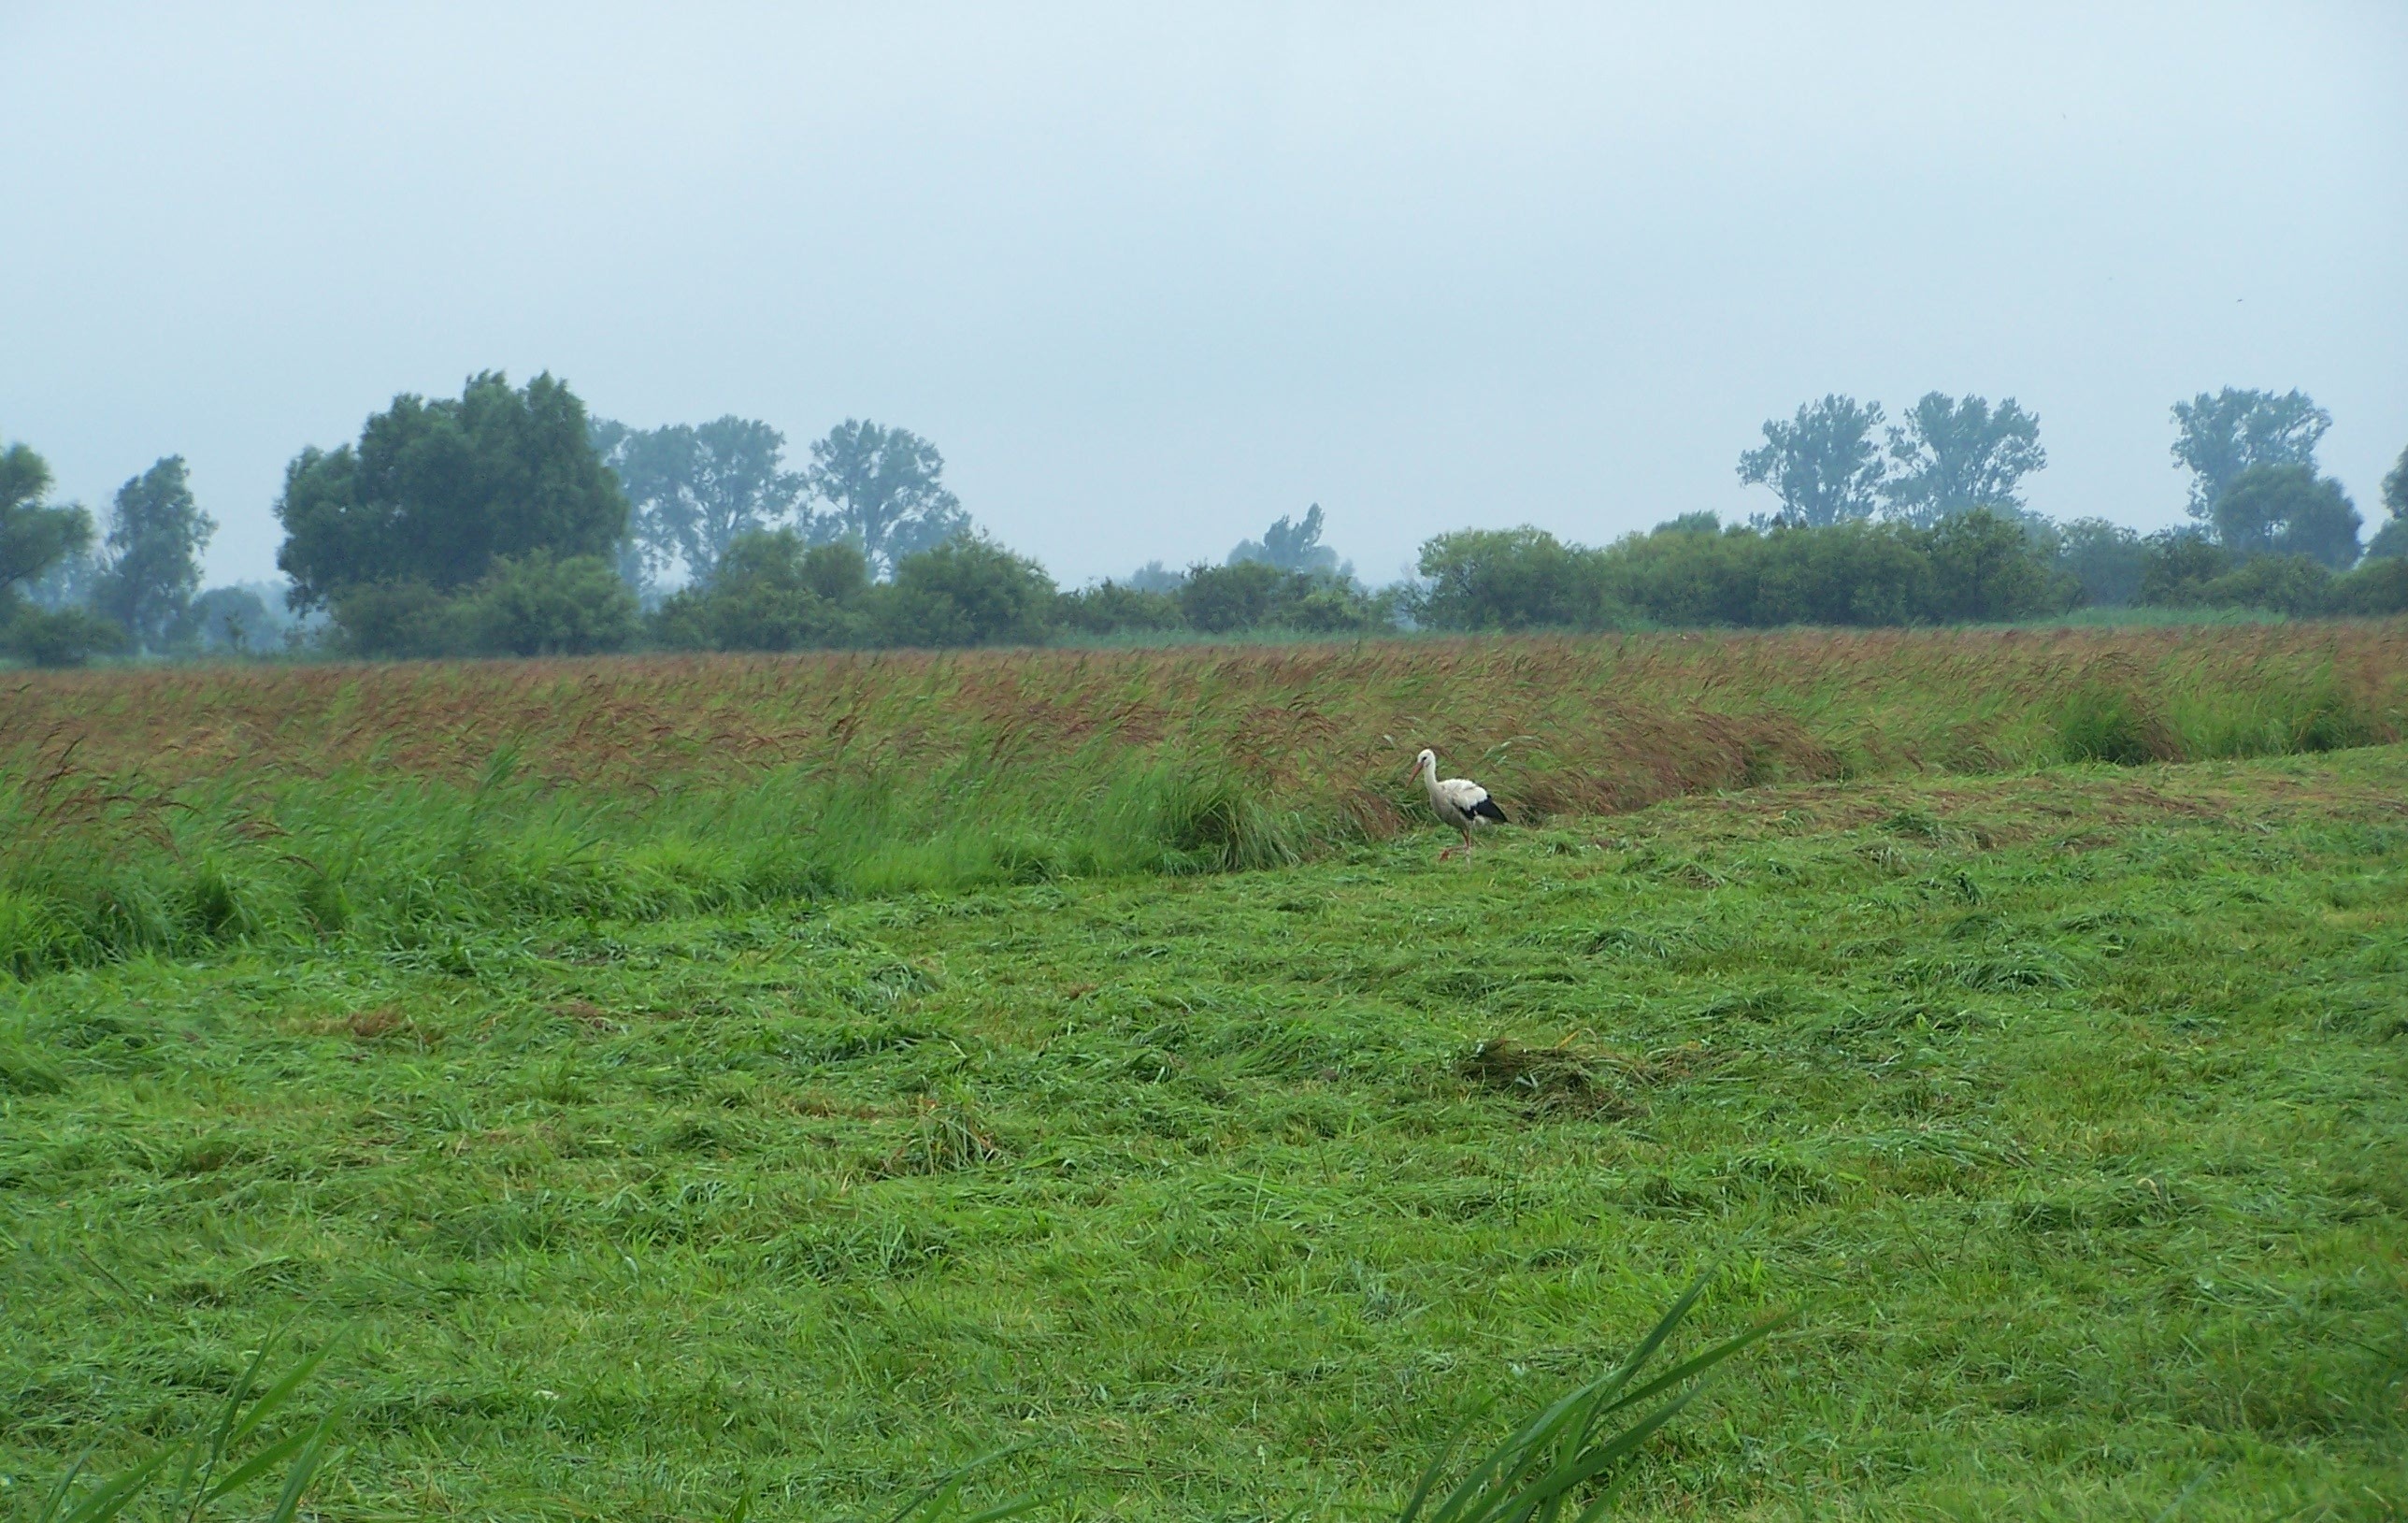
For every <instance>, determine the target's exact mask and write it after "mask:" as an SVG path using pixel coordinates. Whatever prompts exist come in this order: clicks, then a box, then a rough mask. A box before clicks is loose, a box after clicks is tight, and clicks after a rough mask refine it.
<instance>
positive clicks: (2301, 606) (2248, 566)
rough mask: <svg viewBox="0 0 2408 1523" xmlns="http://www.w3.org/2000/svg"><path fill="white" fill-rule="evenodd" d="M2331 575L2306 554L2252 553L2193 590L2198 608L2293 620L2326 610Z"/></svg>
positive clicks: (2331, 580)
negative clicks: (2263, 613)
mask: <svg viewBox="0 0 2408 1523" xmlns="http://www.w3.org/2000/svg"><path fill="white" fill-rule="evenodd" d="M2332 583H2333V574H2332V573H2331V572H2330V571H2329V570H2327V569H2326V568H2324V567H2323V566H2322V565H2321V564H2320V563H2318V562H2316V561H2315V560H2312V559H2310V558H2309V557H2308V556H2305V555H2252V556H2250V557H2249V558H2248V559H2247V560H2244V561H2243V562H2241V563H2240V564H2239V565H2237V566H2235V567H2233V568H2231V569H2230V570H2229V571H2226V572H2225V573H2224V574H2223V575H2221V576H2216V577H2211V578H2210V579H2208V580H2207V581H2206V582H2200V584H2199V585H2198V586H2197V587H2196V588H2194V589H2192V591H2191V593H2190V595H2189V596H2188V597H2187V598H2186V601H2187V602H2190V603H2193V604H2196V605H2198V606H2199V607H2201V608H2254V609H2264V610H2266V611H2269V612H2273V613H2283V614H2287V615H2289V616H2290V617H2292V618H2295V619H2303V618H2308V617H2310V616H2312V615H2315V614H2318V613H2322V612H2325V611H2326V610H2327V607H2328V605H2329V602H2330V601H2331V596H2332Z"/></svg>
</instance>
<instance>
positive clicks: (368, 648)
mask: <svg viewBox="0 0 2408 1523" xmlns="http://www.w3.org/2000/svg"><path fill="white" fill-rule="evenodd" d="M328 606H329V610H330V611H331V612H332V613H333V615H334V629H333V631H332V633H331V637H330V638H329V639H328V641H327V643H328V646H329V648H330V649H332V650H334V651H337V652H338V653H340V654H344V655H356V656H366V657H370V658H386V659H396V660H411V659H415V660H432V659H435V658H437V657H440V656H449V655H466V654H468V632H467V629H466V626H465V625H463V624H462V623H461V619H460V599H459V598H458V597H455V596H445V595H444V594H442V593H439V592H437V591H436V590H435V589H434V588H432V587H430V586H428V585H427V584H426V583H425V582H362V583H359V584H357V585H355V586H350V587H345V588H343V589H341V590H340V591H338V592H336V593H334V594H333V595H331V596H330V598H329V604H328Z"/></svg>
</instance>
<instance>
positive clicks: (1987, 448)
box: [1882, 392, 2048, 526]
mask: <svg viewBox="0 0 2408 1523" xmlns="http://www.w3.org/2000/svg"><path fill="white" fill-rule="evenodd" d="M1889 457H1890V459H1891V460H1893V461H1895V462H1896V463H1897V467H1898V468H1897V472H1896V474H1894V475H1893V476H1892V477H1891V478H1890V479H1889V480H1888V481H1885V482H1884V483H1883V485H1882V495H1883V496H1885V497H1886V498H1888V499H1889V506H1890V510H1891V511H1892V512H1893V513H1896V514H1897V515H1898V516H1899V517H1900V518H1902V519H1904V520H1906V521H1907V522H1908V523H1911V524H1923V525H1927V526H1928V525H1929V524H1936V523H1938V522H1940V520H1942V519H1943V518H1946V517H1948V516H1949V515H1950V514H1952V513H1962V512H1968V511H1970V510H1973V509H1975V508H1989V509H1995V510H2012V513H2011V516H2012V515H2013V514H2020V513H2021V512H2022V511H2023V510H2024V500H2023V497H2022V496H2021V495H2020V494H2019V493H2018V492H2017V491H2016V488H2017V487H2018V486H2019V485H2020V484H2021V483H2022V481H2023V479H2024V478H2025V477H2027V476H2028V475H2030V474H2031V473H2032V472H2033V471H2036V470H2039V469H2040V468H2041V467H2043V466H2046V465H2047V464H2048V452H2047V451H2045V450H2043V449H2042V448H2041V447H2040V420H2039V419H2038V418H2036V417H2034V416H2032V415H2031V414H2030V413H2028V412H2026V411H2025V410H2024V409H2022V408H2021V407H2018V406H2017V405H2016V404H2015V399H2014V397H2012V396H2010V397H2008V398H2007V399H2006V400H2005V401H2003V402H2000V404H1999V405H1998V407H1997V409H1995V410H1994V409H1992V408H1991V406H1990V404H1989V401H1988V400H1987V399H1986V398H1985V397H1979V396H1968V397H1966V398H1965V399H1964V400H1963V401H1961V402H1960V401H1958V400H1957V399H1956V398H1955V397H1952V396H1947V395H1942V393H1939V392H1927V393H1925V394H1924V396H1923V399H1922V400H1921V401H1919V402H1917V403H1915V404H1914V407H1912V408H1909V409H1907V411H1906V415H1905V419H1904V426H1902V427H1893V428H1892V429H1890V430H1889Z"/></svg>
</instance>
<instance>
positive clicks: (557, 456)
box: [276, 371, 627, 617]
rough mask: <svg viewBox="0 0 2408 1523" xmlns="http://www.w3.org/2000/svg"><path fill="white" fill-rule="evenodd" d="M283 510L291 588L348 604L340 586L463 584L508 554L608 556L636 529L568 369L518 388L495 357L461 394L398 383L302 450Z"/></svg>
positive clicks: (284, 557) (300, 599)
mask: <svg viewBox="0 0 2408 1523" xmlns="http://www.w3.org/2000/svg"><path fill="white" fill-rule="evenodd" d="M276 512H277V517H278V518H279V520H281V521H282V523H283V524H284V531H285V540H284V546H283V549H282V550H280V551H279V553H278V554H277V564H278V565H279V566H280V567H281V568H283V569H284V571H285V573H286V574H287V575H288V576H290V577H291V578H292V579H293V588H292V591H291V592H290V593H289V594H288V595H287V597H288V600H289V601H290V602H291V603H292V604H293V606H294V608H295V609H300V610H308V609H312V608H318V607H322V606H328V605H332V606H334V607H336V608H337V609H340V608H341V607H343V606H345V599H344V598H343V596H341V595H343V594H345V593H348V592H350V591H351V590H352V589H356V588H360V587H365V586H368V585H371V584H374V583H378V582H418V583H420V584H422V585H423V586H425V587H427V588H428V589H430V590H432V591H433V592H435V593H437V594H438V595H450V594H452V593H456V592H458V591H460V590H462V589H464V588H466V587H469V586H472V585H474V584H475V583H476V582H479V581H480V580H481V579H483V577H484V576H485V575H486V573H487V572H488V571H490V570H492V569H493V568H494V565H495V562H496V561H497V560H500V559H502V558H504V557H512V558H520V559H523V558H524V557H527V556H529V555H532V554H535V553H538V552H541V553H546V554H548V555H550V556H552V557H554V558H555V559H558V560H569V559H576V558H580V557H592V556H598V557H603V558H605V559H608V558H609V557H610V556H612V555H613V554H614V553H616V552H617V550H618V549H619V546H620V543H621V541H622V539H624V535H625V531H626V524H627V498H626V495H625V494H624V492H622V491H621V490H620V487H619V481H618V479H617V478H616V477H615V476H613V475H612V474H611V473H610V471H609V468H608V467H605V466H604V465H603V463H602V461H601V459H600V458H599V457H598V456H597V455H595V453H594V450H593V448H592V445H591V443H590V442H589V440H588V438H587V424H586V417H585V405H584V404H583V403H582V402H580V401H579V400H578V399H577V396H576V394H575V393H573V392H571V391H570V390H569V389H568V387H567V385H566V382H563V381H555V380H553V379H552V376H551V375H549V374H545V375H539V376H538V377H536V378H535V380H533V381H529V382H528V383H527V384H526V385H525V386H524V387H522V388H515V389H514V388H512V387H511V385H510V383H509V380H508V379H507V378H506V377H504V376H503V375H501V374H500V373H499V372H498V371H486V372H484V373H483V374H481V375H478V376H475V377H472V378H470V380H469V381H468V382H467V384H466V386H465V387H464V388H463V389H462V392H461V395H460V397H459V399H458V400H457V401H453V400H451V399H449V398H439V399H437V400H436V401H432V402H429V401H427V400H425V399H424V398H423V397H419V396H414V395H402V396H397V397H395V398H394V404H393V406H392V407H391V408H390V409H387V410H385V411H383V412H380V413H377V414H375V415H374V416H372V417H370V418H369V419H368V420H367V423H366V426H365V427H363V428H362V430H361V432H360V439H359V443H358V445H357V446H356V447H354V446H352V445H349V444H346V445H342V446H340V447H338V448H337V449H335V450H333V451H331V452H328V451H322V450H319V449H316V448H314V447H313V448H310V449H308V450H304V451H303V452H302V453H300V455H299V456H298V457H296V458H295V459H294V462H293V463H292V465H291V466H290V467H287V469H286V471H285V476H284V494H283V496H281V497H280V498H279V500H278V502H277V505H276ZM351 606H354V607H362V608H365V607H366V605H364V604H360V603H359V602H358V601H357V600H356V599H352V600H351ZM338 617H339V616H338Z"/></svg>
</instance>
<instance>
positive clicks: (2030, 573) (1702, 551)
mask: <svg viewBox="0 0 2408 1523" xmlns="http://www.w3.org/2000/svg"><path fill="white" fill-rule="evenodd" d="M1421 569H1422V573H1423V574H1424V575H1425V576H1426V577H1429V578H1430V579H1431V582H1430V585H1429V586H1428V587H1427V589H1426V591H1424V592H1423V593H1422V594H1421V596H1420V597H1419V599H1418V600H1417V604H1416V607H1415V612H1416V614H1417V615H1418V616H1419V618H1420V619H1421V621H1422V622H1423V623H1425V624H1429V625H1435V626H1437V627H1440V628H1447V629H1523V628H1533V627H1550V626H1552V627H1558V628H1575V629H1578V628H1587V629H1598V628H1612V627H1614V626H1616V625H1629V624H1631V623H1634V622H1637V621H1638V620H1641V619H1643V620H1646V621H1648V622H1650V623H1654V624H1657V625H1667V626H1672V627H1680V626H1695V625H1741V626H1757V627H1761V626H1765V625H1790V624H1823V625H1905V624H1926V623H1940V622H1947V621H1956V620H1966V619H2017V618H2026V617H2029V616H2031V615H2033V614H2039V613H2052V612H2058V611H2063V610H2064V609H2066V608H2068V607H2071V604H2072V602H2073V600H2074V598H2075V597H2076V596H2078V588H2077V586H2076V584H2075V582H2073V581H2072V579H2071V578H2070V577H2067V576H2065V575H2063V574H2062V573H2059V572H2058V571H2057V570H2056V569H2055V568H2053V567H2052V566H2051V565H2050V563H2049V558H2048V552H2047V550H2046V548H2045V547H2044V546H2043V545H2042V544H2039V543H2036V542H2035V541H2034V540H2033V539H2032V537H2031V536H2030V534H2029V533H2028V531H2027V530H2026V529H2025V527H2024V525H2023V524H2022V523H2021V522H2020V521H2018V520H2016V519H2014V518H2011V517H2007V516H2003V515H2000V514H1997V513H1992V512H1990V511H1988V510H1980V509H1977V510H1973V511H1971V512H1966V513H1959V514H1953V515H1951V516H1949V517H1946V518H1943V519H1942V520H1940V521H1939V522H1938V523H1936V524H1933V525H1931V526H1930V527H1929V528H1914V527H1910V526H1907V525H1903V524H1868V523H1863V522H1857V521H1848V522H1842V523H1837V524H1824V525H1821V526H1817V527H1793V526H1789V525H1787V524H1775V525H1773V526H1772V527H1771V528H1770V529H1768V530H1763V531H1758V530H1755V529H1745V528H1733V529H1730V530H1727V531H1725V532H1721V533H1716V532H1714V531H1713V523H1712V520H1711V519H1710V518H1709V517H1708V516H1707V515H1704V514H1690V515H1687V516H1685V517H1683V518H1677V519H1674V520H1672V521H1671V522H1670V523H1667V524H1659V525H1658V526H1657V527H1656V530H1655V532H1653V533H1651V534H1643V535H1632V536H1629V537H1628V538H1627V539H1621V540H1619V541H1617V542H1616V543H1614V544H1613V545H1612V546H1610V547H1608V548H1607V549H1604V550H1587V549H1584V548H1582V547H1580V546H1576V545H1565V544H1563V543H1561V542H1560V541H1558V540H1556V539H1555V538H1554V537H1553V536H1552V535H1548V534H1545V533H1542V532H1541V531H1539V530H1537V529H1530V528H1523V529H1512V530H1506V531H1502V532H1497V531H1483V530H1472V531H1468V532H1465V533H1461V534H1450V535H1441V536H1440V537H1439V538H1438V539H1432V540H1430V541H1429V542H1428V543H1427V544H1426V545H1424V546H1423V547H1422V560H1421Z"/></svg>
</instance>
